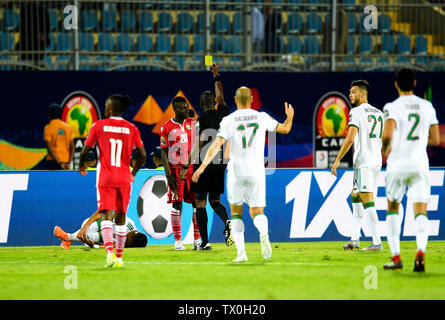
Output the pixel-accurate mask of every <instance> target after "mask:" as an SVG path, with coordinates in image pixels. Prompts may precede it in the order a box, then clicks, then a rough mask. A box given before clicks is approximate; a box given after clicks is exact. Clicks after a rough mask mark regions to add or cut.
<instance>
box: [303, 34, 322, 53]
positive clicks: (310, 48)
mask: <svg viewBox="0 0 445 320" xmlns="http://www.w3.org/2000/svg"><path fill="white" fill-rule="evenodd" d="M320 50H321V45H320V40H319V39H318V37H317V36H314V35H308V36H306V38H305V39H304V52H305V53H308V54H319V53H320Z"/></svg>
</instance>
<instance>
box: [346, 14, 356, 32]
mask: <svg viewBox="0 0 445 320" xmlns="http://www.w3.org/2000/svg"><path fill="white" fill-rule="evenodd" d="M357 25H358V18H357V15H356V14H355V13H352V12H348V33H356V32H357Z"/></svg>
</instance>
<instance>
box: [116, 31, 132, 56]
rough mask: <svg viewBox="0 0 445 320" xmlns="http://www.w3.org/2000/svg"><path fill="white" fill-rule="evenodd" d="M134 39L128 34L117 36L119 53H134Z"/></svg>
mask: <svg viewBox="0 0 445 320" xmlns="http://www.w3.org/2000/svg"><path fill="white" fill-rule="evenodd" d="M133 48H134V39H133V37H132V36H131V35H129V34H128V33H121V34H119V35H118V36H117V50H118V51H126V52H128V51H133Z"/></svg>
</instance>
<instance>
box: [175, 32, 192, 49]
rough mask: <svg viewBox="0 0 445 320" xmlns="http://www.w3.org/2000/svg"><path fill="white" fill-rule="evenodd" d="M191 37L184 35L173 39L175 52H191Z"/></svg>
mask: <svg viewBox="0 0 445 320" xmlns="http://www.w3.org/2000/svg"><path fill="white" fill-rule="evenodd" d="M189 47H190V44H189V37H188V36H186V35H183V34H177V35H176V36H175V37H174V38H173V50H174V52H179V53H181V52H184V53H187V52H189Z"/></svg>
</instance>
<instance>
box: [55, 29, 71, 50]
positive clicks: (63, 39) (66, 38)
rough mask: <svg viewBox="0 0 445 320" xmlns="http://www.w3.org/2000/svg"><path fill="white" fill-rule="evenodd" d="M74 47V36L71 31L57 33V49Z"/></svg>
mask: <svg viewBox="0 0 445 320" xmlns="http://www.w3.org/2000/svg"><path fill="white" fill-rule="evenodd" d="M72 49H73V36H72V34H71V33H59V34H58V35H57V50H59V51H68V50H72Z"/></svg>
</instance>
